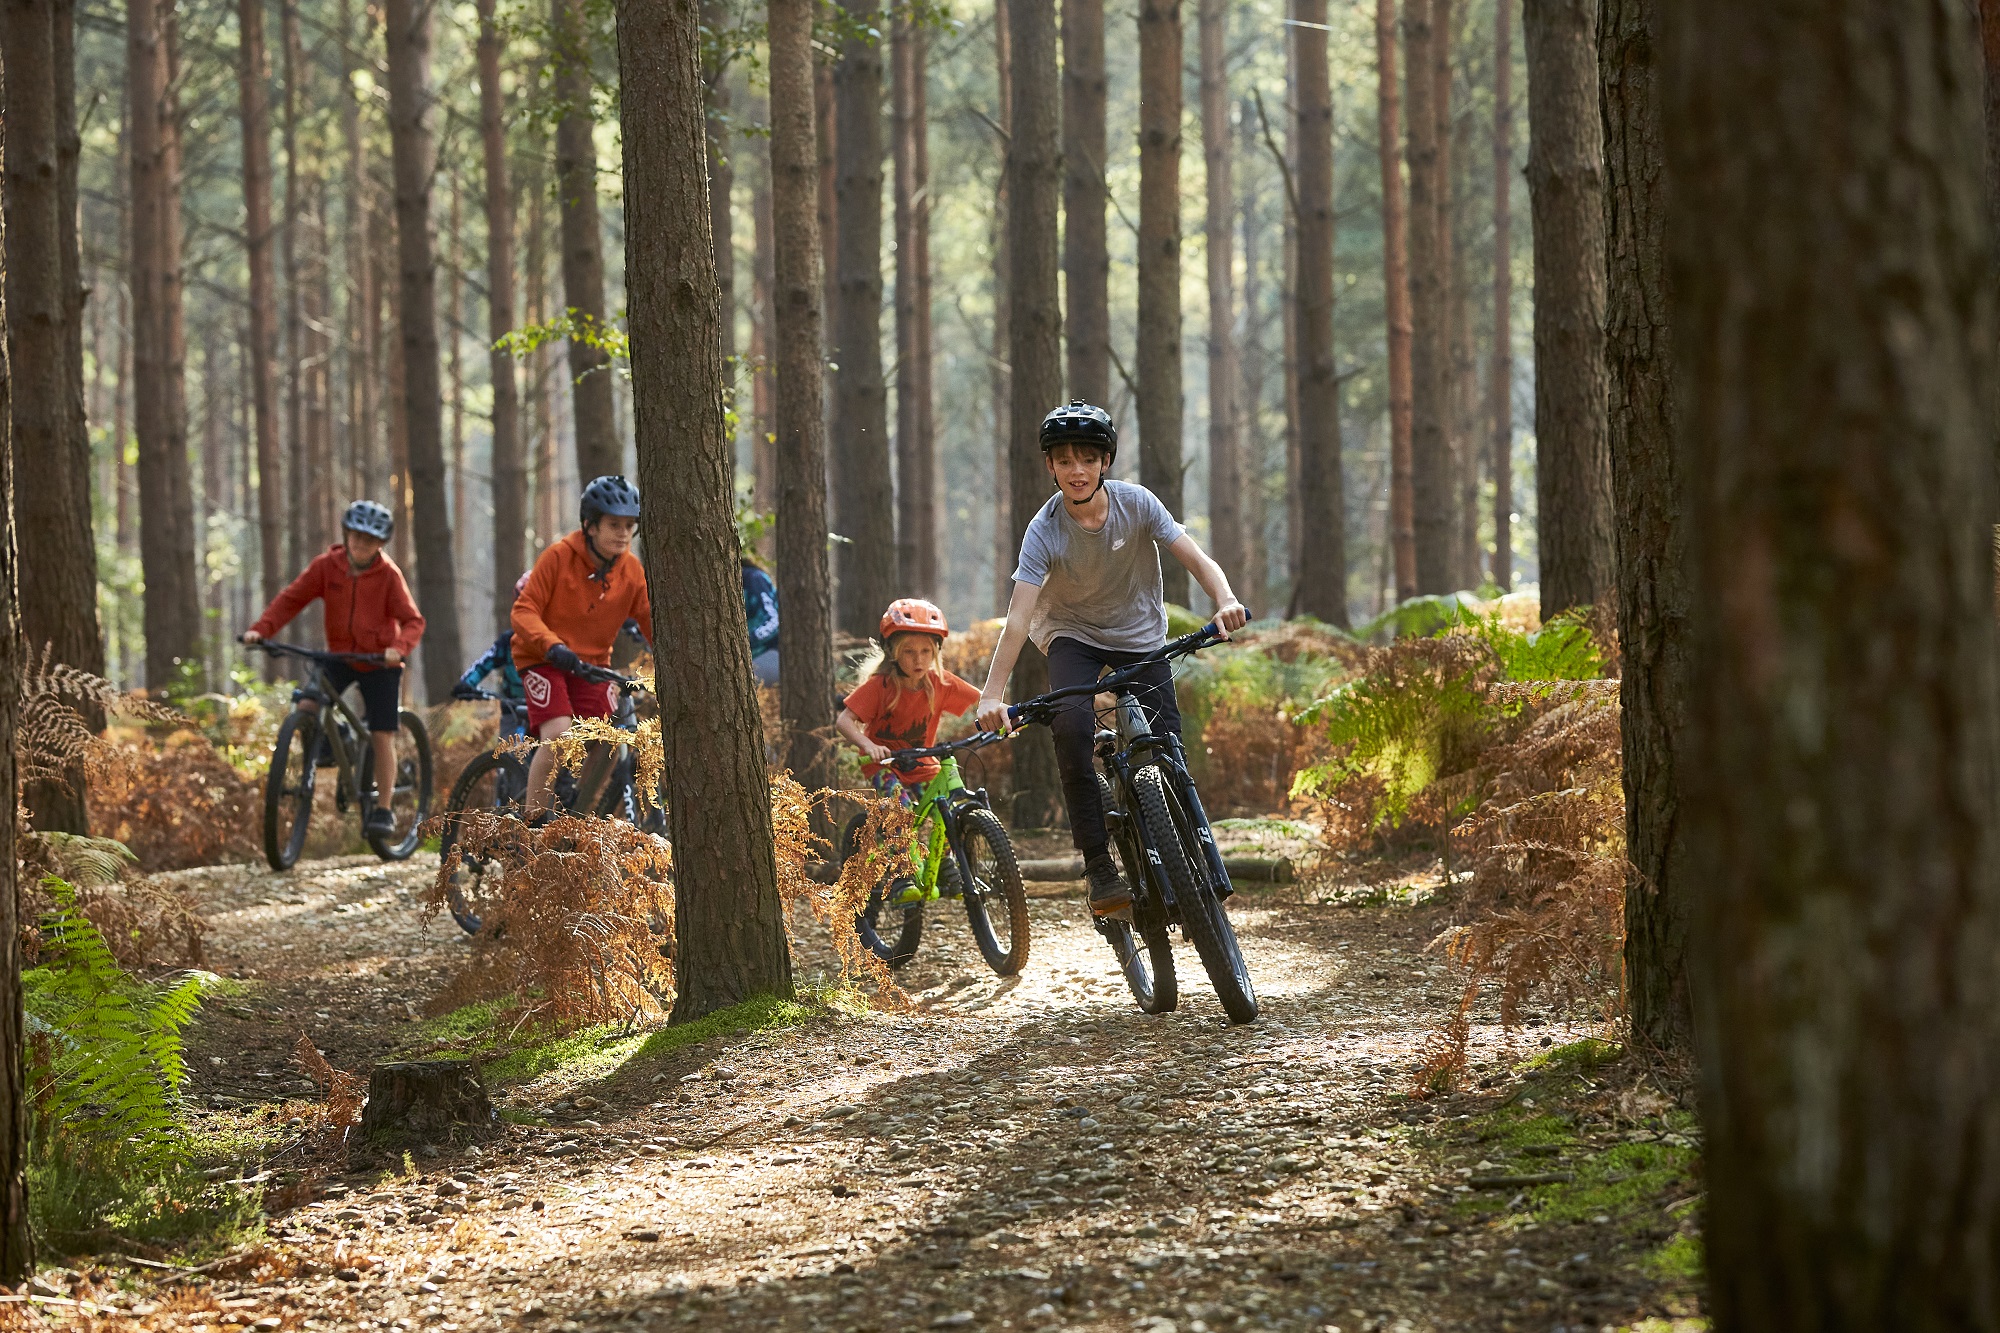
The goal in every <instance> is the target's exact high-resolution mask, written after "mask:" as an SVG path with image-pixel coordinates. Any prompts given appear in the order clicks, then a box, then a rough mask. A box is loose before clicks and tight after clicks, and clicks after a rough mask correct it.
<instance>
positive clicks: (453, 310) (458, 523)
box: [316, 172, 477, 638]
mask: <svg viewBox="0 0 2000 1333" xmlns="http://www.w3.org/2000/svg"><path fill="white" fill-rule="evenodd" d="M460 208H461V204H460V199H459V188H458V175H457V173H455V172H454V173H453V174H452V177H451V209H450V213H449V216H450V218H451V222H450V225H449V226H448V227H447V228H446V231H445V243H444V271H445V284H444V292H445V295H444V310H445V315H444V330H445V353H444V361H445V381H444V382H445V397H446V399H447V400H449V402H450V403H451V430H450V436H449V440H450V449H449V452H448V453H447V454H446V457H447V458H449V459H450V460H451V466H450V474H451V537H452V544H451V559H452V567H453V568H454V569H464V568H466V567H467V565H468V556H469V553H468V552H467V551H466V549H465V534H466V521H465V498H466V496H465V491H466V487H465V358H464V357H463V356H462V355H461V354H460V349H461V345H462V344H463V343H464V341H465V339H464V338H462V337H460V336H459V335H460V332H461V330H463V329H464V327H465V323H464V319H465V301H464V286H465V283H464V270H463V269H462V268H461V266H460V263H459V228H460V227H461V225H463V221H464V219H463V217H462V216H461V213H460ZM316 475H323V474H316ZM461 600H462V599H461ZM474 637H475V638H477V636H474Z"/></svg>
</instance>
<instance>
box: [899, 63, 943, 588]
mask: <svg viewBox="0 0 2000 1333" xmlns="http://www.w3.org/2000/svg"><path fill="white" fill-rule="evenodd" d="M912 59H913V61H914V63H915V70H914V77H913V78H912V79H911V82H910V103H911V110H910V123H911V133H912V135H913V136H914V142H913V143H912V145H911V158H912V161H913V164H914V166H915V170H916V177H917V182H918V185H917V190H916V194H915V197H914V200H913V203H914V211H915V213H916V217H915V219H914V222H915V226H914V229H913V230H914V234H913V235H912V237H911V242H912V244H913V245H914V246H915V247H916V256H917V257H916V264H915V268H916V288H917V300H916V310H915V312H914V313H915V316H916V324H917V338H916V343H917V346H916V359H915V360H914V361H912V362H911V363H910V365H909V367H908V371H909V373H910V375H911V377H912V380H913V382H914V383H915V385H916V413H915V416H914V418H913V420H914V421H915V423H916V428H917V495H918V506H917V521H918V522H919V523H920V524H922V528H923V532H922V535H921V536H920V537H919V538H918V540H917V553H918V555H919V557H920V561H919V564H918V569H917V573H918V586H919V587H921V588H923V589H926V590H927V592H926V595H927V596H929V597H930V598H932V599H933V600H938V599H941V598H943V596H944V470H943V468H941V467H940V466H939V465H938V442H937V384H936V369H935V368H936V364H937V330H936V328H935V327H934V325H933V321H932V310H933V308H934V307H933V304H932V302H933V300H934V297H933V293H932V287H931V278H932V275H933V269H932V267H931V130H930V118H931V99H930V33H929V30H927V29H919V30H918V32H917V37H916V47H915V50H914V52H913V55H912Z"/></svg>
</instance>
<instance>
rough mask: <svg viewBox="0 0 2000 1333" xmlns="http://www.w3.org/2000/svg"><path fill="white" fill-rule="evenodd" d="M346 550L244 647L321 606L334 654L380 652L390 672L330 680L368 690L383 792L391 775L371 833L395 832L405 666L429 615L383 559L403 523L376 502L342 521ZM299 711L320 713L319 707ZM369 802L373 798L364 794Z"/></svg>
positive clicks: (287, 594) (247, 637)
mask: <svg viewBox="0 0 2000 1333" xmlns="http://www.w3.org/2000/svg"><path fill="white" fill-rule="evenodd" d="M340 527H341V539H342V540H341V543H340V545H338V546H334V547H330V548H328V549H327V550H326V551H324V552H323V553H321V554H320V555H319V556H318V557H317V558H315V559H314V560H313V562H312V563H311V564H309V565H307V566H306V567H305V572H304V573H302V574H300V575H299V576H298V577H297V578H295V579H293V580H292V582H291V586H290V587H288V588H286V589H285V590H284V591H283V592H281V593H279V594H278V595H277V596H276V597H275V598H273V599H272V601H271V604H270V605H269V606H267V607H265V608H264V614H263V615H261V616H259V617H258V618H257V623H256V624H254V625H252V626H251V627H250V628H249V629H247V630H245V631H244V633H243V642H245V643H258V642H260V641H262V640H264V639H267V638H269V637H270V636H271V635H273V634H276V633H277V632H278V631H279V630H281V629H283V628H284V627H285V626H286V625H288V624H290V623H291V621H292V618H293V617H294V616H296V615H298V613H299V612H301V611H303V610H305V609H306V607H307V606H308V605H309V604H310V603H312V602H314V601H322V602H324V603H325V606H324V608H323V614H324V616H325V618H326V647H327V651H328V652H333V653H380V654H382V660H383V663H384V665H382V666H379V667H378V666H376V665H374V664H373V663H368V662H334V663H331V664H329V665H328V667H327V670H326V674H327V678H328V679H329V680H331V681H332V682H333V687H334V689H336V690H345V689H346V688H347V687H348V686H349V685H354V686H357V687H358V688H359V689H360V691H361V702H362V704H363V705H364V707H365V708H366V710H367V718H368V739H369V741H370V743H371V744H373V746H374V747H375V772H376V774H377V778H376V782H377V784H378V791H379V790H380V786H381V777H380V775H381V774H384V773H387V774H389V775H390V776H389V781H388V783H387V787H388V793H387V794H386V795H378V796H377V797H376V798H375V800H374V802H373V804H372V805H371V806H370V808H369V811H368V831H369V832H370V833H384V834H386V833H394V832H395V831H396V817H395V815H394V814H393V813H391V811H390V809H389V805H390V802H392V801H393V800H394V799H395V792H396V782H395V773H396V728H397V712H398V708H399V705H400V703H401V699H402V692H403V659H404V658H406V657H408V656H409V655H410V653H411V652H412V651H413V650H414V649H415V648H416V646H417V641H418V640H420V639H422V638H423V637H424V616H423V612H421V611H419V610H417V604H416V603H415V602H414V601H412V600H411V598H410V585H409V584H408V583H405V582H404V581H403V571H402V570H400V569H398V568H397V567H396V562H395V561H393V560H391V559H390V558H389V557H388V556H387V555H386V554H384V553H383V550H382V548H383V547H384V546H385V545H387V544H388V541H389V534H391V533H392V532H394V531H395V530H396V520H395V517H394V516H393V515H391V514H390V513H389V511H388V509H386V508H385V507H383V506H382V505H379V504H377V503H375V501H373V500H356V501H355V502H354V503H353V504H351V505H349V506H347V513H346V514H345V515H344V516H343V517H342V518H341V521H340ZM299 707H301V708H303V709H306V710H307V711H308V712H313V711H317V708H318V705H316V704H314V703H313V702H312V701H311V700H301V701H300V703H299ZM362 795H363V796H364V797H365V796H366V795H367V793H365V792H364V793H362Z"/></svg>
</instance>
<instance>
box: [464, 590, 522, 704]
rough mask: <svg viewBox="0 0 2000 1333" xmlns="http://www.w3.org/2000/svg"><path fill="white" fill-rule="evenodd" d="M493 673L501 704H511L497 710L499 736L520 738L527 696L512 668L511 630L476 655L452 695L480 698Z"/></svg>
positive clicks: (517, 672)
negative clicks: (497, 678)
mask: <svg viewBox="0 0 2000 1333" xmlns="http://www.w3.org/2000/svg"><path fill="white" fill-rule="evenodd" d="M527 579H528V576H527V575H526V574H523V575H522V576H521V578H520V580H519V581H518V582H516V583H515V585H514V591H515V593H516V594H517V595H518V594H519V593H520V591H521V584H522V583H525V582H527ZM496 671H497V672H499V673H500V689H499V696H500V699H501V700H502V701H503V702H504V703H509V704H513V705H515V706H514V707H512V708H502V709H501V710H500V734H501V736H503V737H505V736H519V735H524V734H526V732H527V727H528V723H527V716H528V715H527V699H528V694H527V690H526V689H525V688H524V687H523V686H522V684H521V673H520V672H519V671H518V670H516V669H515V667H514V631H513V630H512V629H508V630H505V631H503V632H502V633H501V635H500V637H499V638H497V639H495V640H494V641H493V643H492V645H491V646H490V647H488V648H487V650H486V651H485V652H483V653H481V654H480V655H479V660H478V661H476V662H474V663H473V664H472V665H471V666H469V667H467V668H466V669H465V674H464V675H462V676H460V677H459V678H458V685H457V687H456V688H455V689H453V690H452V693H453V694H454V695H455V696H457V697H458V698H461V699H477V698H480V697H482V696H481V694H480V690H481V687H482V686H483V685H484V684H485V682H486V678H487V677H488V676H490V675H492V674H493V673H494V672H496Z"/></svg>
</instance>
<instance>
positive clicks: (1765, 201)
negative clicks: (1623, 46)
mask: <svg viewBox="0 0 2000 1333" xmlns="http://www.w3.org/2000/svg"><path fill="white" fill-rule="evenodd" d="M1529 12H1530V13H1532V12H1533V8H1532V5H1531V8H1530V11H1529ZM1662 15H1663V18H1664V19H1665V20H1666V25H1667V26H1666V28H1665V31H1664V33H1663V34H1662V36H1663V40H1662V43H1661V47H1660V55H1661V73H1662V77H1661V80H1660V87H1661V89H1662V103H1661V115H1660V136H1659V137H1660V142H1661V143H1662V144H1663V145H1664V146H1665V149H1666V154H1667V167H1668V188H1667V192H1666V202H1667V209H1668V222H1667V226H1666V228H1665V234H1666V236H1667V238H1668V245H1669V247H1670V251H1669V253H1670V260H1671V292H1672V306H1671V318H1672V327H1673V329H1674V338H1673V342H1674V351H1675V356H1676V367H1677V371H1678V379H1677V388H1678V391H1679V392H1678V404H1677V406H1678V410H1679V414H1680V415H1679V421H1678V428H1679V439H1680V444H1681V448H1682V450H1683V451H1684V452H1683V453H1682V455H1681V457H1682V460H1683V463H1684V466H1683V468H1682V471H1681V476H1680V481H1681V485H1682V493H1681V498H1682V503H1683V504H1684V506H1685V509H1684V512H1683V515H1682V521H1683V522H1684V524H1685V525H1686V528H1687V532H1688V536H1687V542H1688V547H1687V549H1688V551H1689V553H1690V555H1691V558H1692V566H1693V572H1692V579H1691V584H1690V588H1691V594H1692V595H1691V596H1690V598H1689V601H1688V608H1689V610H1688V616H1689V627H1690V630H1691V635H1692V640H1693V650H1692V653H1691V656H1690V662H1691V663H1692V668H1693V669H1692V672H1691V682H1690V683H1691V689H1690V691H1689V695H1688V697H1689V700H1690V710H1689V727H1688V730H1687V736H1688V740H1689V744H1688V748H1687V752H1686V758H1685V762H1684V763H1683V764H1682V765H1681V767H1680V771H1679V773H1678V774H1677V785H1678V788H1679V790H1680V792H1681V793H1682V795H1683V799H1684V801H1685V810H1684V817H1685V819H1686V821H1687V826H1688V838H1689V846H1690V848H1691V851H1692V855H1691V859H1690V862H1689V874H1688V878H1687V881H1686V882H1687V883H1688V884H1689V885H1690V886H1693V887H1694V888H1695V893H1696V901H1695V912H1694V916H1693V925H1694V933H1693V952H1692V982H1693V995H1694V1002H1693V1006H1692V1008H1693V1012H1694V1015H1695V1023H1696V1031H1697V1047H1698V1049H1699V1050H1700V1051H1701V1056H1702V1058H1701V1073H1702V1111H1703V1120H1704V1124H1705V1128H1706V1146H1705V1149H1704V1169H1703V1177H1704V1179H1705V1181H1706V1182H1707V1185H1708V1193H1707V1198H1708V1218H1707V1226H1706V1231H1707V1247H1706V1248H1707V1263H1706V1268H1707V1274H1708V1292H1709V1299H1710V1301H1711V1302H1712V1304H1711V1305H1710V1307H1709V1313H1710V1314H1711V1316H1712V1317H1713V1318H1714V1320H1715V1324H1716V1327H1717V1328H1719V1329H1750V1328H1755V1329H1772V1330H1790V1329H1815V1330H1861V1329H1881V1328H1890V1327H1893V1328H1897V1329H1909V1330H1932V1329H1937V1330H1943V1329H1970V1328H1987V1327H1991V1326H1992V1325H1993V1324H1994V1322H1995V1318H1996V1314H1995V1311H1996V1308H2000V1291H1996V1289H1995V1288H1996V1281H1995V1275H1994V1272H1993V1269H1992V1267H1991V1265H1990V1264H1988V1263H1987V1262H1986V1256H1988V1255H1990V1254H1991V1253H1992V1252H1993V1250H1994V1247H1995V1242H1996V1230H2000V1170H1996V1167H2000V1163H1996V1160H1995V1149H1996V1145H2000V1096H1996V1092H2000V1088H1996V1086H1995V1084H1996V1077H1997V1076H2000V1066H1996V1064H1995V1061H1994V1059H1993V1054H1994V1051H1995V1049H1996V1032H1995V1026H1996V1012H2000V1006H1996V1003H1995V1001H1996V995H1995V989H1996V987H1995V981H1994V972H1993V967H1992V960H1993V957H1994V955H1995V952H1996V950H2000V875H1996V873H1995V871H1996V865H1995V862H1996V842H1995V838H1996V832H1995V831H1996V828H2000V823H1996V819H1995V814H1996V811H1995V781H1996V775H1995V772H1994V769H1995V751H1996V742H2000V725H1996V723H1997V722H2000V719H1996V716H1995V711H1996V691H1995V686H1996V680H1995V674H1996V673H1995V663H1994V634H1993V623H1992V597H1993V565H1992V529H1991V526H1990V525H1991V521H1992V514H1993V512H1994V509H1993V506H1994V500H1995V493H1994V477H1993V438H1994V424H1995V423H1994V411H1993V400H1992V394H1991V392H1990V386H1991V384H1992V376H1993V371H1994V339H1995V321H1994V294H1993V288H1992V253H1991V247H1992V238H1991V236H1990V233H1989V228H1988V225H1987V214H1986V197H1985V185H1984V181H1983V180H1982V178H1981V177H1982V171H1981V165H1982V146H1981V136H1982V132H1981V127H1980V104H1979V99H1980V78H1979V71H1978V67H1977V65H1976V63H1975V62H1976V60H1977V47H1976V46H1975V44H1974V40H1973V36H1974V35H1973V32H1972V28H1971V21H1970V15H1969V13H1968V11H1967V10H1966V9H1965V8H1964V7H1962V6H1960V5H1958V4H1955V3H1948V2H1941V0H1827V2H1825V3H1820V4H1816V5H1774V6H1759V5H1739V4H1735V3H1726V2H1718V0H1697V2H1696V3H1691V4H1686V5H1680V6H1674V7H1665V6H1663V7H1662ZM1533 49H1534V48H1533V47H1532V46H1531V47H1530V52H1531V55H1532V52H1533ZM1538 294H1539V293H1538Z"/></svg>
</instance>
